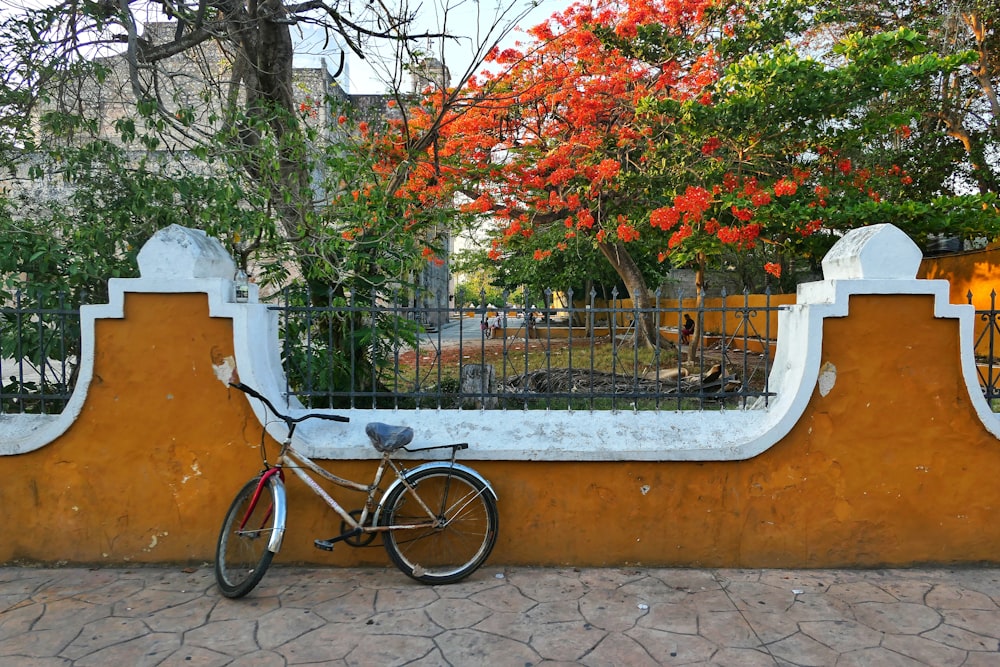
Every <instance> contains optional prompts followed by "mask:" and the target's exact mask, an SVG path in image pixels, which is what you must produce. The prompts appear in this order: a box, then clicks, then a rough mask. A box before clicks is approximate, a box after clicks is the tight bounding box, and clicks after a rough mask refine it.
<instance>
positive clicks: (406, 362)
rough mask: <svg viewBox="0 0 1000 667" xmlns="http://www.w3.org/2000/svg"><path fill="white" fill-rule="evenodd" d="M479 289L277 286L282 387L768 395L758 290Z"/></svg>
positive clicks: (714, 398)
mask: <svg viewBox="0 0 1000 667" xmlns="http://www.w3.org/2000/svg"><path fill="white" fill-rule="evenodd" d="M483 300H484V299H481V301H480V303H481V305H479V306H474V307H466V308H462V307H451V306H440V307H437V308H430V309H427V308H423V307H421V308H419V309H418V308H416V307H414V306H410V305H408V304H407V303H406V301H405V300H404V299H402V298H395V299H391V300H388V301H387V300H384V299H379V298H377V297H374V296H373V297H371V298H368V299H366V300H364V301H362V300H359V299H354V298H347V299H338V298H337V297H336V295H334V294H332V293H307V292H302V291H293V290H286V291H285V292H282V293H281V294H279V295H276V296H275V298H274V299H273V302H272V305H271V307H272V308H273V309H275V310H276V311H278V312H279V316H280V321H281V324H280V326H279V329H280V330H281V331H282V335H283V342H282V346H283V347H282V358H283V363H284V368H285V373H286V377H287V378H288V386H287V388H286V390H287V392H288V393H289V394H290V395H294V396H296V397H298V398H299V400H300V401H301V402H302V403H303V404H304V405H306V406H308V407H340V408H347V407H354V408H399V409H410V408H437V409H445V408H475V409H481V408H485V409H492V408H518V409H552V410H573V409H587V410H656V409H711V408H719V407H734V408H745V407H748V406H750V405H751V404H760V405H766V403H767V401H768V397H769V396H771V395H772V393H771V392H770V390H769V388H768V375H769V373H770V364H771V362H772V360H773V352H774V347H775V339H776V337H777V331H776V328H777V327H776V324H775V322H776V318H775V317H774V314H775V311H776V310H777V309H778V308H779V307H780V306H777V305H774V304H773V303H772V298H771V295H770V293H767V294H764V295H759V296H753V295H750V294H743V295H741V296H737V297H728V298H727V297H726V296H725V295H723V298H721V299H716V300H714V301H712V300H706V302H705V304H703V305H701V306H700V307H694V306H691V305H689V302H687V303H686V302H685V301H684V300H683V299H679V298H673V299H667V298H664V297H663V295H662V294H661V293H656V294H655V295H654V296H653V299H652V302H651V303H650V304H649V305H647V306H644V307H639V306H637V305H635V304H634V303H633V302H631V301H629V300H623V299H621V298H619V295H618V293H617V291H613V292H612V293H611V294H610V295H609V298H607V299H599V298H598V297H597V294H596V292H591V293H590V294H588V295H586V297H585V298H584V299H579V298H577V295H574V294H573V293H572V291H568V292H566V293H564V294H563V293H558V294H557V293H554V292H552V291H546V292H545V293H544V294H540V295H538V297H537V299H533V298H530V297H525V298H523V299H522V300H521V303H518V304H511V303H504V304H487V303H482V301H483ZM505 301H506V299H505ZM713 303H715V304H716V305H712V304H713ZM686 315H688V316H690V317H691V321H692V322H693V323H694V325H693V326H692V327H687V326H686V325H685V321H686V317H685V316H686ZM420 322H440V323H442V324H441V325H439V326H435V327H431V328H429V329H428V328H427V327H423V326H421V325H420V324H419V323H420Z"/></svg>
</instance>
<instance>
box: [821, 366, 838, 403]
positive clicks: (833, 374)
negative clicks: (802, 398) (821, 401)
mask: <svg viewBox="0 0 1000 667" xmlns="http://www.w3.org/2000/svg"><path fill="white" fill-rule="evenodd" d="M836 383H837V367H836V366H834V365H833V364H831V363H830V362H829V361H828V362H826V363H825V364H823V365H822V366H821V367H820V369H819V381H818V382H817V384H819V395H820V396H826V395H827V394H829V393H830V391H831V390H832V389H833V385H835V384H836Z"/></svg>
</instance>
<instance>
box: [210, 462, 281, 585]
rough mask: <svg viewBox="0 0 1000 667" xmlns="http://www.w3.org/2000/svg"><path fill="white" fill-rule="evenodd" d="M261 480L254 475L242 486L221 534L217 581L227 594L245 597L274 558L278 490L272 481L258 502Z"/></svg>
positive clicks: (217, 558) (216, 562) (216, 556)
mask: <svg viewBox="0 0 1000 667" xmlns="http://www.w3.org/2000/svg"><path fill="white" fill-rule="evenodd" d="M258 482H259V478H254V479H252V480H250V481H249V482H247V483H246V485H244V486H243V488H242V489H240V492H239V493H238V494H237V495H236V498H235V499H234V500H233V503H232V505H231V506H230V507H229V512H228V513H227V514H226V519H225V521H224V522H223V524H222V530H221V531H220V533H219V543H218V547H217V549H216V554H215V580H216V583H217V584H218V586H219V590H220V591H221V592H222V594H223V595H225V596H226V597H230V598H238V597H243V596H244V595H246V594H247V593H249V592H250V591H251V590H253V589H254V587H255V586H256V585H257V584H258V583H260V580H261V578H263V576H264V572H266V571H267V567H268V566H269V565H270V564H271V559H272V558H273V557H274V554H273V553H272V552H271V551H269V550H268V548H267V545H268V541H269V540H270V539H271V534H272V533H273V532H274V529H275V525H274V524H275V493H276V492H275V489H274V485H273V483H270V482H269V483H268V484H267V485H266V486H265V487H264V488H263V489H261V493H260V496H259V497H258V498H257V500H256V502H254V493H255V491H256V490H257V484H258ZM244 517H245V518H246V521H245V522H244ZM241 525H242V528H241V527H240V526H241Z"/></svg>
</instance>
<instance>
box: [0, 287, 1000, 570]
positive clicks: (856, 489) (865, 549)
mask: <svg viewBox="0 0 1000 667" xmlns="http://www.w3.org/2000/svg"><path fill="white" fill-rule="evenodd" d="M825 326H826V330H825V335H824V348H823V361H824V363H829V364H832V365H833V366H835V367H836V369H837V374H836V378H837V379H836V383H835V384H834V386H833V387H832V389H830V391H829V392H827V393H826V394H825V395H823V394H821V393H820V392H818V391H816V392H815V393H814V394H813V395H812V398H811V399H810V402H809V404H808V406H807V407H806V409H805V412H804V414H803V416H802V418H801V419H800V420H799V422H798V423H797V425H796V426H794V427H793V428H792V430H791V432H790V433H789V434H788V435H787V436H786V437H785V438H784V439H782V440H781V441H779V442H778V443H777V444H776V445H774V446H773V447H772V448H770V449H769V450H767V451H765V452H764V453H762V454H760V455H758V456H756V457H755V458H752V459H750V460H746V461H733V462H701V463H699V462H690V463H689V462H607V463H602V462H589V463H582V462H581V463H573V462H558V463H557V462H538V461H535V462H526V461H477V460H475V443H473V444H472V448H471V449H470V450H467V452H465V456H464V457H463V462H465V463H467V464H469V465H471V466H473V467H474V468H476V469H478V470H479V471H480V472H481V473H482V474H484V475H485V476H486V477H487V478H488V479H489V480H490V481H491V482H492V484H493V485H494V488H495V489H496V491H497V493H498V495H499V508H500V536H499V540H498V542H497V545H496V548H495V550H494V552H493V555H492V556H491V558H490V562H491V563H493V564H508V565H528V564H533V565H580V566H600V565H623V564H644V565H661V566H712V567H839V566H876V565H893V566H898V565H913V564H918V563H921V564H926V563H943V564H958V563H979V562H990V563H998V562H1000V522H998V521H997V519H996V517H997V510H998V508H1000V485H998V484H996V476H997V471H1000V443H998V441H997V439H996V438H994V437H993V436H992V435H991V434H990V433H989V432H987V431H986V430H985V429H984V427H983V426H982V425H981V423H980V421H979V419H978V417H977V414H976V412H975V410H974V409H973V406H972V405H971V403H970V400H969V397H968V395H967V393H966V390H965V385H964V383H963V381H962V376H961V373H960V368H959V335H958V334H959V331H958V323H957V322H956V321H955V320H945V319H935V318H934V317H933V302H932V298H931V297H930V296H909V295H899V296H853V297H851V301H850V314H849V316H848V317H845V318H839V319H827V320H826V324H825ZM900 331H905V332H906V335H905V336H901V335H900ZM232 339H233V335H232V326H231V323H230V321H229V320H228V319H224V318H218V319H213V318H210V317H209V315H208V305H207V297H206V296H205V295H201V294H167V295H164V294H126V298H125V318H124V319H122V320H99V321H98V323H97V330H96V359H95V368H94V380H93V382H92V384H91V387H90V391H89V394H88V396H87V400H86V403H85V405H84V408H83V411H82V413H81V414H80V416H79V419H78V420H77V421H76V422H75V423H74V425H73V426H72V427H71V428H70V429H69V430H68V431H67V432H66V433H65V434H64V435H62V436H61V437H60V438H58V440H57V441H56V442H54V443H53V444H51V445H48V446H45V447H42V448H41V449H39V450H37V451H34V452H31V453H26V454H20V455H14V456H0V479H3V483H2V484H0V507H3V509H4V513H5V516H6V517H7V519H8V528H7V530H6V531H4V537H3V539H0V563H12V562H34V561H41V562H56V561H58V562H68V563H114V564H121V563H124V562H151V563H152V562H157V563H163V562H170V563H201V562H206V561H211V560H212V558H213V554H214V549H215V540H216V537H217V534H218V530H219V526H220V524H221V521H222V518H223V515H224V514H225V512H226V510H227V508H228V507H229V503H230V501H231V499H232V497H233V495H234V494H235V493H236V491H237V490H238V489H239V488H240V486H241V485H242V484H243V483H244V482H245V481H246V480H247V479H249V478H250V477H252V476H253V475H254V474H255V472H256V471H257V470H258V469H259V453H258V449H257V443H258V442H259V440H260V436H261V426H260V424H259V422H258V421H257V419H256V418H255V416H254V415H253V413H252V411H251V409H250V406H249V404H248V403H247V400H246V398H245V396H244V395H243V394H242V393H240V392H238V391H235V390H231V389H228V388H227V387H226V385H225V384H224V383H223V382H222V381H221V380H220V379H218V378H217V377H216V376H215V373H214V371H213V364H217V363H219V361H220V360H221V359H223V358H225V357H227V356H229V355H232V353H233V350H232ZM712 417H713V415H712V413H706V414H705V417H704V418H705V419H712ZM579 418H580V419H587V414H586V413H580V414H579ZM272 451H273V450H272ZM327 463H328V464H329V466H330V467H331V468H336V469H337V470H338V472H339V474H341V475H343V476H348V477H353V478H357V479H363V478H368V476H369V475H370V474H371V471H372V469H373V466H374V462H372V461H349V462H333V461H331V462H327ZM288 486H289V519H288V533H287V535H286V539H285V543H284V546H283V549H282V552H281V553H280V554H279V555H278V557H277V559H276V562H279V563H292V562H308V563H325V564H333V565H340V566H349V565H367V564H372V565H384V564H387V563H388V560H387V558H386V556H385V554H384V552H383V551H382V550H381V548H378V546H377V545H378V544H379V542H378V541H377V540H376V542H375V543H374V548H365V549H352V548H351V547H349V546H348V545H344V544H341V545H338V546H337V548H336V550H335V551H334V552H333V553H332V554H331V553H326V552H321V551H317V550H315V549H314V548H313V547H312V540H313V539H315V538H317V537H329V536H331V535H333V534H336V533H338V532H339V519H338V518H336V517H335V516H334V515H333V513H332V512H331V511H330V510H328V509H327V508H325V506H322V505H321V503H320V502H319V501H318V500H316V499H315V498H314V497H312V496H311V494H309V493H308V492H306V491H304V490H303V486H302V484H301V483H299V481H298V480H297V479H290V481H289V485H288ZM647 487H648V488H647ZM336 497H337V498H338V499H342V500H344V503H345V505H346V506H347V507H348V508H351V507H355V506H358V505H357V504H353V502H352V500H350V494H349V493H337V494H336ZM354 497H355V498H357V497H358V496H357V495H355V496H354Z"/></svg>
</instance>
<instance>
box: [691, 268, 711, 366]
mask: <svg viewBox="0 0 1000 667" xmlns="http://www.w3.org/2000/svg"><path fill="white" fill-rule="evenodd" d="M706 262H707V260H706V258H705V253H703V252H699V253H698V267H697V269H695V274H694V289H695V298H696V299H697V301H696V303H695V310H697V311H698V312H697V317H695V318H694V332H693V333H692V334H691V341H690V343H688V361H696V360H697V359H698V350H700V349H701V329H702V324H703V320H704V318H703V317H702V315H701V314H702V313H703V312H704V311H705V264H706Z"/></svg>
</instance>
